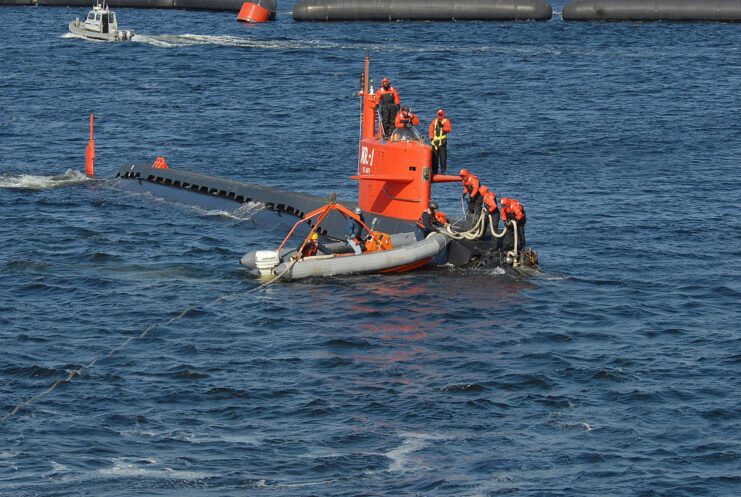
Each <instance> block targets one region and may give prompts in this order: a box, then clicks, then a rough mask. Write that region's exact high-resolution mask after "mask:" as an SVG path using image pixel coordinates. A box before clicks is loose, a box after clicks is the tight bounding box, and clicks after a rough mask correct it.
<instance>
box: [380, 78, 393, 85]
mask: <svg viewBox="0 0 741 497" xmlns="http://www.w3.org/2000/svg"><path fill="white" fill-rule="evenodd" d="M381 84H382V85H390V84H391V80H390V79H388V78H383V79H382V80H381Z"/></svg>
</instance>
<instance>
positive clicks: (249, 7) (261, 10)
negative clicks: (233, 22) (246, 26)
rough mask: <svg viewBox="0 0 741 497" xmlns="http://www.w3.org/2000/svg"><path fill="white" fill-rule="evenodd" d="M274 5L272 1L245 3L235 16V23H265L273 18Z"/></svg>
mask: <svg viewBox="0 0 741 497" xmlns="http://www.w3.org/2000/svg"><path fill="white" fill-rule="evenodd" d="M275 10H276V3H275V2H274V1H272V0H258V1H257V2H245V3H243V4H242V8H241V9H239V14H237V21H242V22H253V23H260V22H267V21H270V20H272V19H274V18H275Z"/></svg>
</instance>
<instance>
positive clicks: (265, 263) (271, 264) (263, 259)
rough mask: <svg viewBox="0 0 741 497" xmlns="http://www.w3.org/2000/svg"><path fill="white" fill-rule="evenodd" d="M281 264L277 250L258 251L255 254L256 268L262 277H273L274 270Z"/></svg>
mask: <svg viewBox="0 0 741 497" xmlns="http://www.w3.org/2000/svg"><path fill="white" fill-rule="evenodd" d="M278 264H280V257H279V256H278V252H276V251H275V250H258V251H257V252H255V266H257V270H258V271H259V272H260V276H272V275H273V269H275V268H276V266H278Z"/></svg>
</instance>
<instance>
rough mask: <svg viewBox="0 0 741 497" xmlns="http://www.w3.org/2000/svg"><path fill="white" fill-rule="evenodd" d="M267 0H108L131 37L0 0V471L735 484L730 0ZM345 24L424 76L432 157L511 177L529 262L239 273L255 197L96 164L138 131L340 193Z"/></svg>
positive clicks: (407, 92)
mask: <svg viewBox="0 0 741 497" xmlns="http://www.w3.org/2000/svg"><path fill="white" fill-rule="evenodd" d="M288 8H290V5H287V6H284V5H282V6H281V12H280V13H279V14H280V20H279V21H278V22H276V23H272V24H267V25H263V26H245V25H241V24H238V23H236V22H234V15H233V14H227V13H223V14H222V13H199V12H174V11H157V10H148V11H147V10H126V9H121V10H120V12H119V13H120V18H121V24H122V26H124V27H130V28H132V29H135V30H136V31H137V33H139V34H140V36H139V37H138V38H137V39H136V40H135V41H134V42H132V43H124V44H109V43H92V42H87V41H84V40H80V39H75V38H67V37H64V36H63V35H64V33H65V31H66V24H67V22H69V20H71V19H73V18H74V17H75V16H83V15H84V14H85V11H86V9H66V8H60V9H51V8H3V9H0V144H1V146H2V148H1V152H2V153H0V212H2V222H1V223H0V268H1V269H0V275H2V277H0V350H1V351H2V352H0V408H1V409H2V412H0V415H2V416H6V417H5V418H4V419H3V421H2V422H0V494H1V495H8V496H62V495H65V496H66V495H69V496H81V495H85V496H132V495H142V496H150V495H192V496H205V495H209V496H211V495H213V496H217V495H218V496H222V495H230V496H241V495H276V496H278V495H280V496H284V495H388V496H398V495H436V496H437V495H456V496H458V495H464V496H478V495H499V494H509V495H518V496H519V495H524V496H576V495H579V496H587V495H588V496H607V495H616V496H617V495H619V496H692V497H696V496H735V495H739V489H740V488H741V485H740V483H741V458H740V454H741V440H740V437H739V433H741V421H739V419H740V418H741V407H740V406H741V395H739V389H740V388H741V340H740V338H739V324H738V323H739V321H741V316H740V314H741V313H740V312H739V305H740V304H741V301H740V299H739V296H740V292H741V285H740V283H739V277H740V272H741V263H740V261H741V254H740V249H739V246H740V242H741V229H740V228H741V226H740V224H741V223H740V222H739V208H740V207H741V193H740V190H741V184H740V181H739V165H740V161H739V158H740V157H741V119H740V116H741V51H740V50H739V47H740V46H741V31H740V29H739V26H737V25H727V24H672V23H656V24H634V23H623V24H592V23H584V24H582V23H573V24H569V23H565V22H562V21H561V20H560V18H558V17H556V18H554V20H553V21H551V22H548V23H442V24H436V23H393V24H295V23H293V22H292V21H290V17H289V15H288V12H287V9H288ZM556 10H560V5H556ZM366 51H369V52H370V53H371V55H372V57H373V66H372V73H373V77H374V79H375V80H376V81H378V80H379V79H380V78H381V77H382V76H384V75H388V76H390V77H391V78H392V80H393V81H394V83H395V85H396V86H397V88H398V89H399V91H400V93H401V95H402V99H403V100H404V101H405V102H406V103H408V104H410V105H411V106H412V108H413V109H414V110H416V111H418V113H419V114H420V115H421V116H422V118H423V120H424V121H428V120H429V119H430V118H431V117H432V114H433V111H434V110H435V108H437V107H438V106H444V107H445V108H446V109H447V111H448V113H449V115H450V117H451V118H452V121H453V124H454V131H453V133H452V134H451V144H450V147H449V149H450V160H451V163H452V168H454V169H455V168H458V167H468V168H470V169H473V170H474V171H476V172H477V173H478V174H479V175H480V176H481V177H482V179H483V180H484V182H485V183H486V184H488V185H489V186H490V187H492V189H494V190H495V191H496V192H497V193H499V194H500V195H508V196H515V197H518V198H520V199H521V200H522V202H523V203H524V204H525V206H526V208H527V212H528V219H529V222H528V241H529V242H530V243H531V244H532V245H533V246H534V247H535V248H536V249H537V250H538V251H539V252H540V258H541V263H542V266H543V267H544V269H545V270H546V271H547V272H548V276H547V277H544V278H537V279H514V278H512V277H510V276H506V275H504V274H501V272H500V271H497V270H482V271H464V270H455V269H445V268H442V269H436V270H428V271H422V272H416V273H411V274H406V275H401V276H363V277H343V278H330V279H316V280H309V281H304V282H299V283H291V284H286V283H282V284H276V285H273V286H270V287H268V288H266V289H264V290H261V291H259V292H256V293H253V294H249V295H247V292H248V291H250V290H251V289H253V288H255V287H256V286H257V283H256V282H255V281H254V280H253V279H251V278H249V277H247V276H246V275H245V274H244V273H243V271H242V270H241V269H240V266H239V265H238V259H239V257H240V256H241V255H242V254H243V253H244V252H246V251H248V250H253V249H256V248H271V247H273V246H274V245H275V244H276V243H277V242H278V241H279V240H280V239H281V237H282V235H283V233H282V230H278V229H271V228H270V227H269V226H265V225H261V224H260V223H259V222H254V221H255V219H254V218H253V216H252V215H251V213H252V212H253V211H252V210H250V209H243V210H240V211H219V210H205V209H201V208H195V207H190V206H185V205H178V204H173V203H170V202H166V201H163V200H162V199H159V198H157V197H156V196H153V195H147V194H133V193H130V192H125V191H121V190H120V189H119V188H117V187H116V183H115V182H114V181H113V180H111V179H109V178H111V177H112V176H113V174H114V173H115V170H116V169H117V168H118V167H119V166H121V165H124V164H128V163H133V162H150V161H153V160H154V158H155V157H156V156H158V155H163V156H165V157H166V158H167V160H168V162H169V163H170V165H171V166H173V167H180V168H184V169H188V170H192V171H196V172H203V173H208V174H213V175H216V176H220V177H227V178H234V179H239V180H243V181H254V182H259V183H263V184H270V185H276V186H280V187H283V188H288V189H292V190H300V191H307V192H312V193H316V194H321V195H326V194H328V193H329V192H332V191H335V192H337V193H338V195H340V196H341V197H344V198H352V197H353V196H354V189H355V185H354V183H353V182H352V181H350V180H349V179H348V178H347V177H348V176H349V175H350V174H352V173H353V172H354V170H355V165H356V157H357V133H358V106H359V102H358V99H357V98H356V97H354V96H353V93H354V92H355V91H357V85H358V81H359V73H360V70H361V68H362V58H363V55H364V54H365V52H366ZM90 111H94V112H95V113H96V114H98V115H99V120H98V124H97V128H96V130H97V134H96V144H97V152H98V154H97V169H98V174H99V177H100V180H98V181H86V180H84V179H83V178H82V176H81V174H80V171H81V170H82V169H83V157H84V146H85V142H86V139H87V138H86V133H87V121H86V119H87V113H88V112H90ZM437 189H438V190H439V191H437V192H436V195H435V196H436V197H437V199H438V200H439V201H440V203H441V204H442V206H443V208H444V210H447V211H448V212H449V213H451V214H456V213H457V209H458V208H459V206H458V205H457V201H458V200H457V195H458V187H457V186H456V187H453V186H448V187H445V186H442V187H440V188H437ZM189 307H194V309H192V310H190V311H189V312H187V313H186V314H185V315H184V316H183V317H181V318H179V319H177V320H174V321H173V320H172V319H173V318H176V317H178V316H179V315H180V314H181V312H182V311H183V310H184V309H188V308H189ZM153 323H154V324H156V326H155V327H154V328H151V325H152V324H153ZM142 334H143V335H144V336H143V337H141V338H139V337H140V336H141V335H142ZM129 338H131V340H130V341H128V342H127V341H126V340H127V339H129ZM120 346H121V347H122V348H121V349H120V350H117V351H116V352H115V353H113V354H112V355H111V356H110V357H108V356H107V354H108V353H109V351H111V350H112V349H114V348H116V347H120ZM93 361H95V362H94V363H93ZM80 369H81V373H80V374H79V375H75V374H74V373H70V372H71V371H75V370H80ZM69 378H71V379H70V381H64V380H66V379H69ZM58 381H60V382H61V383H56V382H58ZM55 384H56V385H57V386H56V387H55V388H54V389H53V390H51V391H49V389H50V387H52V386H53V385H55ZM19 405H21V406H22V407H21V408H20V409H18V410H17V412H15V413H14V414H12V415H9V416H8V414H9V413H12V412H13V411H14V409H15V408H16V407H17V406H19Z"/></svg>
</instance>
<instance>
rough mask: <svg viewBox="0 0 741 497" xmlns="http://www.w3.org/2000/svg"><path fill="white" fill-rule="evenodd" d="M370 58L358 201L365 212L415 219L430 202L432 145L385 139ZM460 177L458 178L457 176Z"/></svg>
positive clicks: (364, 92) (364, 91)
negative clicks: (370, 81)
mask: <svg viewBox="0 0 741 497" xmlns="http://www.w3.org/2000/svg"><path fill="white" fill-rule="evenodd" d="M369 64H370V58H369V57H368V56H366V58H365V69H364V72H363V80H362V86H363V87H362V89H361V91H360V92H359V95H360V97H361V98H362V99H363V111H362V124H361V130H362V131H361V134H362V136H361V138H360V150H359V152H358V154H359V155H358V174H357V175H356V176H353V177H352V179H356V180H358V182H359V184H358V205H359V206H360V208H361V209H363V210H364V211H366V212H374V213H377V214H381V215H384V216H389V217H396V218H400V219H408V220H412V221H414V220H416V219H418V218H419V215H420V214H421V212H422V211H423V210H424V209H426V208H427V206H428V205H429V203H430V186H431V181H432V177H431V176H432V172H431V171H432V169H431V163H432V148H431V147H430V146H429V145H427V144H425V143H423V142H422V141H414V140H401V141H393V138H392V140H391V141H386V140H384V139H383V138H382V132H381V126H380V123H379V122H378V114H377V112H376V106H375V93H373V89H372V88H369V79H368V71H369ZM456 179H457V178H456Z"/></svg>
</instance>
